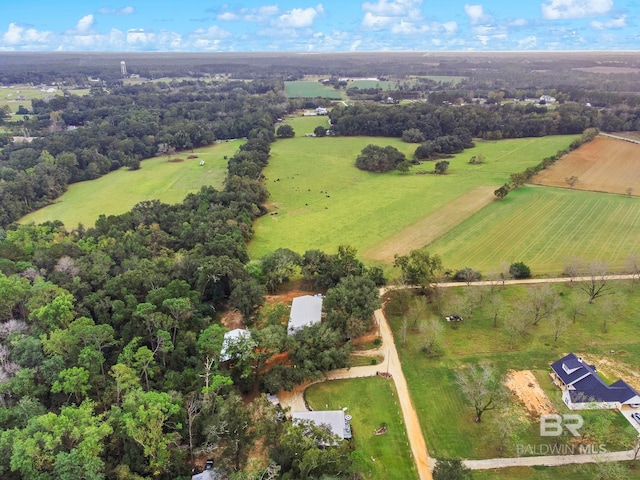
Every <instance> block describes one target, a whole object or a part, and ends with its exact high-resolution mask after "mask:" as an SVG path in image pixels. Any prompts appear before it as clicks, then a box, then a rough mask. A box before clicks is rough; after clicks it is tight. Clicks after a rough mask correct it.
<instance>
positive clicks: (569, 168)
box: [532, 136, 640, 195]
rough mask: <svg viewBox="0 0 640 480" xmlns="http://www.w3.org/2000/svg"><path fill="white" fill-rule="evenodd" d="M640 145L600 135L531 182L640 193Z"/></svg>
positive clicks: (631, 193)
mask: <svg viewBox="0 0 640 480" xmlns="http://www.w3.org/2000/svg"><path fill="white" fill-rule="evenodd" d="M638 157H640V145H638V144H636V143H631V142H625V141H624V140H617V139H615V138H610V137H604V136H598V137H596V138H594V139H593V140H592V141H591V142H589V143H586V144H585V145H583V146H581V147H580V148H578V149H576V150H574V151H572V152H571V153H569V154H568V155H565V156H564V157H562V158H561V159H560V160H559V161H558V162H556V163H555V164H554V165H552V166H550V167H549V168H547V169H546V170H543V171H542V172H540V173H539V174H538V175H536V176H535V177H533V180H532V183H536V184H539V185H549V186H552V187H565V188H568V187H569V184H568V183H567V178H569V177H572V176H575V177H578V181H577V183H576V184H575V186H574V187H573V188H574V189H576V190H591V191H596V192H608V193H619V194H626V195H629V194H630V195H640V160H639V159H638Z"/></svg>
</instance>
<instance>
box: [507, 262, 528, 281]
mask: <svg viewBox="0 0 640 480" xmlns="http://www.w3.org/2000/svg"><path fill="white" fill-rule="evenodd" d="M509 275H511V277H513V278H516V279H517V278H531V269H530V268H529V267H528V266H527V265H526V264H524V263H523V262H515V263H512V264H511V266H510V267H509Z"/></svg>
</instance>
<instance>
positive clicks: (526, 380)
mask: <svg viewBox="0 0 640 480" xmlns="http://www.w3.org/2000/svg"><path fill="white" fill-rule="evenodd" d="M504 383H505V385H506V386H507V388H508V389H509V390H511V391H512V392H513V393H514V394H515V396H516V397H518V400H520V402H521V403H522V404H523V405H524V406H525V408H526V409H527V410H528V411H529V412H530V413H531V414H532V415H534V416H536V417H538V416H539V415H541V414H543V413H557V410H556V409H555V407H554V406H553V403H551V400H549V397H547V394H546V393H544V390H542V388H540V384H539V383H538V380H537V379H536V377H535V376H534V375H533V373H531V371H530V370H517V371H516V370H511V371H510V372H509V373H507V376H506V379H505V382H504Z"/></svg>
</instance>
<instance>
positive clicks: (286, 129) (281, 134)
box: [276, 124, 296, 138]
mask: <svg viewBox="0 0 640 480" xmlns="http://www.w3.org/2000/svg"><path fill="white" fill-rule="evenodd" d="M295 135H296V132H295V131H294V129H293V127H292V126H291V125H286V124H285V125H280V126H279V127H278V129H277V130H276V136H277V137H278V138H293V137H295Z"/></svg>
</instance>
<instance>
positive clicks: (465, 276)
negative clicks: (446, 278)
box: [453, 267, 482, 283]
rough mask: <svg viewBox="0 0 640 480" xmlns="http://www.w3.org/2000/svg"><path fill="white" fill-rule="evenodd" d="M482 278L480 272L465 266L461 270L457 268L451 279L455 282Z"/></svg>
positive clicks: (474, 280)
mask: <svg viewBox="0 0 640 480" xmlns="http://www.w3.org/2000/svg"><path fill="white" fill-rule="evenodd" d="M481 278H482V274H481V273H480V272H478V271H476V270H474V269H472V268H469V267H465V268H463V269H462V270H458V271H457V272H456V273H455V274H454V275H453V279H454V280H455V281H456V282H467V283H469V282H477V281H478V280H480V279H481Z"/></svg>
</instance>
